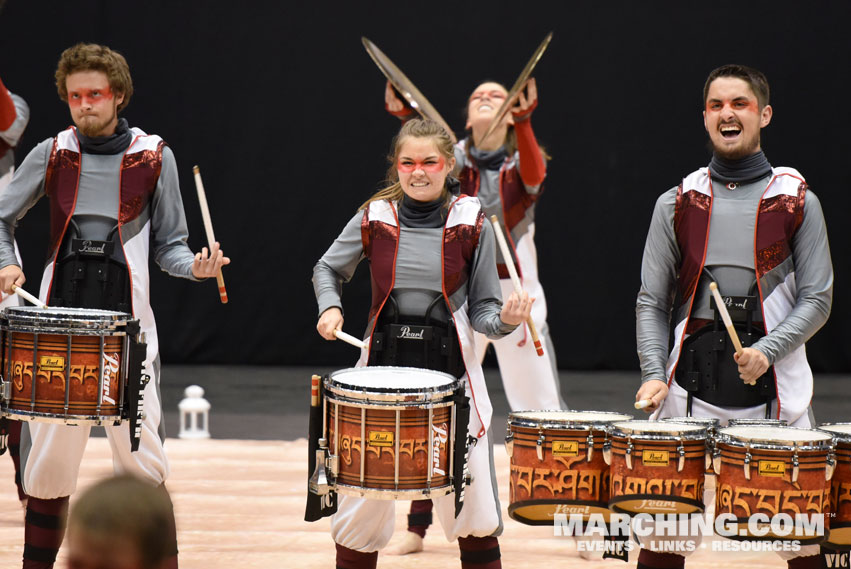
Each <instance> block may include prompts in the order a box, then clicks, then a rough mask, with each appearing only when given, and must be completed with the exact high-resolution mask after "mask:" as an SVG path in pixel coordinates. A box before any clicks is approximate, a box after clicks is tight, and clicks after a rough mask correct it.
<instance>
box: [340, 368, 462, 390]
mask: <svg viewBox="0 0 851 569" xmlns="http://www.w3.org/2000/svg"><path fill="white" fill-rule="evenodd" d="M331 382H332V383H334V384H338V385H341V386H351V387H353V388H363V389H374V390H379V389H390V390H392V389H398V388H401V387H408V388H411V387H417V388H424V389H439V388H442V387H445V388H447V389H450V388H451V387H452V384H454V383H455V382H456V379H455V378H454V377H452V376H451V375H449V374H448V373H442V372H439V371H432V370H428V369H419V368H412V367H358V368H349V369H343V370H339V371H335V372H333V373H332V374H331Z"/></svg>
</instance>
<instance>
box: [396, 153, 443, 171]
mask: <svg viewBox="0 0 851 569" xmlns="http://www.w3.org/2000/svg"><path fill="white" fill-rule="evenodd" d="M445 166H446V160H445V159H444V158H443V156H440V157H438V159H437V162H424V161H422V160H409V159H407V158H402V159H400V160H399V163H398V164H397V165H396V169H397V170H398V171H399V172H402V173H403V174H410V173H411V172H414V171H416V170H422V171H423V172H429V173H431V174H437V173H439V172H442V171H443V168H444V167H445Z"/></svg>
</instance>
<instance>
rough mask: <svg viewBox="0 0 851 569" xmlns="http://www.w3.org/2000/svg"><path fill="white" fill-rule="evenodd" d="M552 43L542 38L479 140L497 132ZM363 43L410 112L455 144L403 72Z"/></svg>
mask: <svg viewBox="0 0 851 569" xmlns="http://www.w3.org/2000/svg"><path fill="white" fill-rule="evenodd" d="M552 39H553V33H552V32H550V33H548V34H547V36H546V37H545V38H544V41H542V42H541V44H540V45H539V46H538V48H537V49H536V50H535V52H534V53H533V54H532V57H531V58H530V59H529V61H528V62H527V63H526V66H525V67H524V68H523V71H521V72H520V76H519V77H518V78H517V81H515V82H514V85H513V86H512V87H511V89H510V90H509V91H508V96H507V97H506V98H505V102H504V103H503V104H502V106H501V107H499V109H498V110H497V112H496V115H494V118H493V120H491V123H490V124H489V125H488V128H487V130H486V131H485V135H484V136H483V137H482V138H483V139H484V138H487V137H488V136H489V135H490V134H491V133H492V132H493V131H494V129H496V127H497V125H498V124H499V123H500V122H501V121H502V118H503V117H504V116H505V114H506V113H507V112H508V110H509V109H510V108H511V107H512V105H514V103H515V101H516V99H517V96H518V94H519V93H520V91H521V90H522V89H523V87H524V86H525V85H526V81H528V80H529V77H530V76H531V75H532V71H533V70H534V69H535V66H536V65H537V64H538V61H539V60H540V59H541V56H542V55H544V52H545V51H546V50H547V46H549V45H550V40H552ZM361 41H362V42H363V46H364V48H366V52H367V53H368V54H369V56H370V57H371V58H372V61H374V62H375V65H377V66H378V69H380V70H381V72H382V73H383V74H384V76H385V77H386V78H387V80H388V81H390V83H391V84H392V85H393V87H394V88H395V89H396V91H398V92H399V94H400V95H402V97H403V98H404V99H405V100H406V101H407V102H408V104H409V105H410V106H411V108H412V109H414V110H415V111H417V112H418V113H419V114H420V115H422V116H423V117H424V118H427V119H431V120H433V121H435V122H437V123H438V124H440V126H442V127H443V128H444V129H445V130H446V132H447V133H449V136H450V137H451V138H452V142H456V141H457V139H456V138H455V134H454V133H453V132H452V129H451V128H449V125H448V124H447V123H446V121H445V120H443V117H441V116H440V113H438V112H437V109H435V108H434V106H433V105H432V104H431V103H430V102H429V101H428V99H426V97H425V95H423V94H422V92H421V91H420V90H419V89H417V87H416V85H414V83H413V82H412V81H411V80H410V79H408V77H407V76H406V75H405V74H404V73H402V70H401V69H399V67H397V66H396V64H395V63H393V61H391V59H390V58H389V57H387V56H386V55H385V54H384V52H383V51H381V50H380V49H378V46H377V45H375V44H374V43H372V42H371V41H369V40H368V39H366V38H365V37H363V38H361Z"/></svg>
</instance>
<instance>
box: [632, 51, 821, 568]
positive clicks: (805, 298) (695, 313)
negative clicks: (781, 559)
mask: <svg viewBox="0 0 851 569" xmlns="http://www.w3.org/2000/svg"><path fill="white" fill-rule="evenodd" d="M703 99H704V105H705V108H704V111H703V118H704V125H705V127H706V131H707V132H708V133H709V139H710V141H711V143H712V148H713V154H712V159H711V161H710V163H709V166H708V167H704V168H700V169H698V170H696V171H694V172H692V173H691V174H689V175H688V176H686V177H685V178H684V179H683V181H682V183H681V184H680V185H679V186H677V187H675V188H672V189H671V190H669V191H667V192H665V193H664V194H662V195H661V196H660V197H659V199H658V200H657V201H656V207H655V209H654V211H653V218H652V220H651V223H650V231H649V233H648V235H647V242H646V244H645V248H644V258H643V260H642V266H641V290H640V292H639V293H638V300H637V304H636V313H637V324H636V335H637V342H638V356H639V359H640V363H641V378H642V385H641V388H640V389H639V390H638V393H637V394H636V401H641V400H647V401H649V402H650V405H649V406H648V407H647V408H646V409H645V410H646V411H648V412H652V413H653V417H654V418H664V417H675V416H684V415H692V416H697V417H717V418H719V419H721V420H722V421H726V420H727V419H730V418H733V417H737V418H739V417H740V418H746V417H774V418H780V419H786V420H787V421H788V422H789V424H790V425H791V426H794V427H804V428H808V427H811V426H813V425H814V420H813V417H812V412H811V410H810V407H809V405H810V399H811V398H812V393H813V375H812V371H811V370H810V367H809V364H808V362H807V357H806V353H805V350H804V342H806V341H807V340H808V339H810V338H811V337H812V336H813V334H815V333H816V332H817V331H818V330H819V328H821V327H822V325H823V324H824V323H825V321H826V320H827V317H828V315H829V314H830V306H831V302H832V295H833V267H832V264H831V259H830V249H829V246H828V241H827V231H826V228H825V222H824V216H823V214H822V209H821V205H820V203H819V200H818V198H816V196H815V194H814V193H813V192H812V191H810V190H809V189H808V186H807V183H806V182H805V180H804V177H803V176H802V175H801V174H800V173H799V172H798V171H797V170H794V169H793V168H783V167H772V166H771V164H770V163H769V162H768V159H767V158H766V156H765V154H764V153H763V151H762V148H761V146H760V132H761V129H763V128H765V127H766V126H768V124H769V123H770V122H771V117H772V113H773V110H772V108H771V106H770V105H769V87H768V81H767V80H766V78H765V76H764V75H763V74H762V73H761V72H759V71H757V70H756V69H752V68H750V67H746V66H743V65H724V66H722V67H719V68H717V69H715V70H713V71H712V72H711V73H710V74H709V77H708V78H707V80H706V84H705V86H704V91H703ZM712 281H716V282H717V284H718V289H719V290H720V292H721V294H722V295H723V296H724V297H726V298H727V301H726V302H725V304H728V303H729V304H730V307H731V310H730V315H731V317H732V318H733V320H734V321H735V322H736V324H737V328H738V330H739V332H740V333H741V335H742V343H743V344H744V345H746V346H747V347H745V348H744V349H743V350H742V352H741V354H740V355H735V354H734V351H733V348H732V346H731V343H732V342H730V341H729V340H726V342H725V351H723V352H717V351H714V348H712V347H707V344H708V343H709V344H711V343H712V342H713V341H717V340H718V338H719V336H718V331H719V329H720V331H721V332H720V333H721V335H722V336H721V337H723V334H724V327H723V325H721V326H719V324H718V322H719V317H718V315H717V314H716V313H715V310H714V309H713V306H712V305H711V304H710V296H711V295H710V289H709V284H710V282H712ZM672 311H673V319H671V314H672ZM669 322H673V324H672V325H673V326H674V330H673V336H674V346H673V349H672V350H670V352H669V344H668V338H669V329H668V326H669V324H668V323H669ZM713 351H714V353H715V354H717V355H713V353H712V352H713ZM707 370H708V371H707ZM817 553H818V546H806V547H802V548H801V550H800V551H799V552H791V553H788V554H786V555H787V556H795V558H794V559H789V560H788V563H789V567H796V568H804V567H820V562H821V560H820V558H819V556H818V555H817ZM684 562H685V558H684V557H683V556H680V555H677V554H672V553H660V552H654V551H650V550H648V549H642V550H641V553H640V555H639V558H638V566H639V567H647V568H649V567H666V568H675V567H683V566H684Z"/></svg>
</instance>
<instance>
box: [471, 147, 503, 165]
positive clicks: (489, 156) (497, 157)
mask: <svg viewBox="0 0 851 569" xmlns="http://www.w3.org/2000/svg"><path fill="white" fill-rule="evenodd" d="M470 156H471V157H472V158H473V160H474V161H475V162H476V166H478V167H479V170H499V169H500V168H502V164H503V163H504V162H505V158H506V156H508V152H506V151H505V147H504V146H500V147H499V148H498V149H496V150H479V149H478V148H476V147H475V146H472V147H470Z"/></svg>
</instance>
